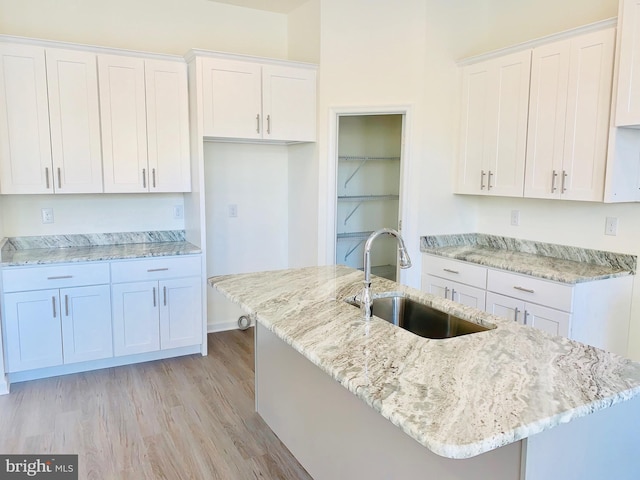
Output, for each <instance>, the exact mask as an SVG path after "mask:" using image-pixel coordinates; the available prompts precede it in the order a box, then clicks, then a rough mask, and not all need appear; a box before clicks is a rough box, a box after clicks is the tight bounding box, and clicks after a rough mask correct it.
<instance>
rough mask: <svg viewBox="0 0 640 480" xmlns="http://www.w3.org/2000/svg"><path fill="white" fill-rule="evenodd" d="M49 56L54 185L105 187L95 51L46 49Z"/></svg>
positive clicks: (63, 188) (71, 189)
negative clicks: (103, 182)
mask: <svg viewBox="0 0 640 480" xmlns="http://www.w3.org/2000/svg"><path fill="white" fill-rule="evenodd" d="M46 57H47V87H48V92H49V118H50V121H51V150H52V155H53V178H54V181H53V184H54V189H55V191H56V193H98V192H102V153H101V147H100V111H99V108H98V73H97V67H96V56H95V54H93V53H88V52H80V51H73V50H57V49H47V50H46Z"/></svg>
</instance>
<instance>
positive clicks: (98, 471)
mask: <svg viewBox="0 0 640 480" xmlns="http://www.w3.org/2000/svg"><path fill="white" fill-rule="evenodd" d="M208 341H209V355H208V356H207V357H202V356H201V355H191V356H188V357H182V358H176V359H170V360H161V361H157V362H149V363H144V364H138V365H129V366H125V367H117V368H109V369H104V370H99V371H95V372H87V373H80V374H74V375H66V376H62V377H56V378H50V379H44V380H34V381H31V382H23V383H17V384H14V385H12V386H11V394H9V395H4V396H0V453H34V454H39V453H58V454H62V453H77V454H79V478H80V479H83V480H84V479H100V480H102V479H114V480H115V479H117V480H125V479H135V480H141V479H151V480H156V479H169V480H174V479H176V480H178V479H194V480H199V479H206V480H209V479H223V480H227V479H229V480H233V479H239V480H246V479H254V478H259V479H309V478H311V477H310V476H309V475H308V474H307V472H306V471H305V470H304V469H303V468H302V467H301V466H300V465H299V464H298V462H297V461H296V459H295V458H294V457H293V456H292V455H291V453H290V452H289V451H288V450H287V449H286V448H285V447H284V445H282V443H281V442H280V440H278V438H277V437H276V436H275V434H274V433H273V432H272V431H271V430H270V429H269V427H267V426H266V424H265V423H264V422H263V421H262V419H261V418H260V417H259V416H258V414H257V413H255V411H254V387H253V378H254V373H253V329H249V330H247V331H244V332H242V331H231V332H223V333H216V334H210V335H209V339H208Z"/></svg>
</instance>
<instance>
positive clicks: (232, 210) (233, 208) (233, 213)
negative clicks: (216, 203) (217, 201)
mask: <svg viewBox="0 0 640 480" xmlns="http://www.w3.org/2000/svg"><path fill="white" fill-rule="evenodd" d="M229 216H230V217H231V218H236V217H237V216H238V205H236V204H235V203H232V204H230V205H229Z"/></svg>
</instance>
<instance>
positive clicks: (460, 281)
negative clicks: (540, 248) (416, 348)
mask: <svg viewBox="0 0 640 480" xmlns="http://www.w3.org/2000/svg"><path fill="white" fill-rule="evenodd" d="M422 272H423V274H422V290H423V291H425V292H428V293H431V294H434V295H438V296H441V297H444V298H448V299H450V300H453V301H456V302H458V303H461V304H463V305H467V306H471V307H475V308H477V309H479V310H485V311H487V312H489V313H492V314H494V315H496V316H498V317H503V318H506V319H509V320H512V321H516V322H518V323H520V324H522V325H528V326H530V327H535V328H538V329H540V330H544V331H545V332H547V333H550V334H552V335H560V336H564V337H568V338H571V339H573V340H577V341H579V342H582V343H587V344H589V345H593V346H595V347H598V348H602V349H604V350H608V351H610V352H614V353H617V354H619V355H626V353H627V344H628V333H629V322H630V309H631V295H632V288H633V276H622V277H614V278H605V279H601V280H595V281H588V282H578V283H575V284H565V283H559V282H555V281H551V280H544V279H540V278H536V277H532V276H529V275H524V274H519V273H513V272H508V271H505V270H499V269H496V268H488V267H484V266H481V265H478V264H473V263H470V262H465V261H461V260H454V259H450V258H445V257H441V256H437V255H430V254H424V255H423V263H422ZM453 279H455V280H453Z"/></svg>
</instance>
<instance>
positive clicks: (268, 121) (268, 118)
mask: <svg viewBox="0 0 640 480" xmlns="http://www.w3.org/2000/svg"><path fill="white" fill-rule="evenodd" d="M267 133H268V134H271V115H267Z"/></svg>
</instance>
